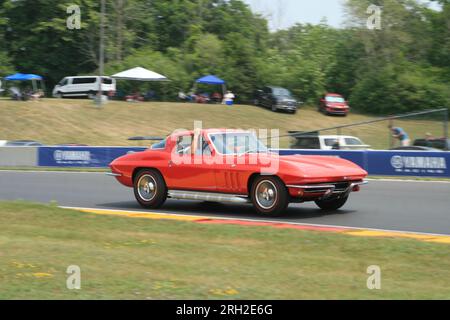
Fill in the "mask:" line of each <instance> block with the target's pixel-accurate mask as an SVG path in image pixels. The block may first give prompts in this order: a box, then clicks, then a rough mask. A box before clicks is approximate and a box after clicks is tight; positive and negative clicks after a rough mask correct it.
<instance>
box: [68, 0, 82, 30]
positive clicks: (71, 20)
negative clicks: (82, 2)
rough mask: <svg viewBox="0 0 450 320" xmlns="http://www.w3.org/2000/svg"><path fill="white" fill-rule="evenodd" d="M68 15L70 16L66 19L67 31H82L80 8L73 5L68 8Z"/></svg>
mask: <svg viewBox="0 0 450 320" xmlns="http://www.w3.org/2000/svg"><path fill="white" fill-rule="evenodd" d="M66 13H67V14H69V16H68V17H67V19H66V25H67V29H69V30H80V29H81V9H80V6H78V5H76V4H72V5H70V6H68V7H67V9H66Z"/></svg>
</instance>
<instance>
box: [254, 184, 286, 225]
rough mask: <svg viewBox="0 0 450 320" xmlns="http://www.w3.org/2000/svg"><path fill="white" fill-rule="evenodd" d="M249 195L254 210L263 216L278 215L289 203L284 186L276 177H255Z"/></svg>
mask: <svg viewBox="0 0 450 320" xmlns="http://www.w3.org/2000/svg"><path fill="white" fill-rule="evenodd" d="M250 197H251V200H252V203H253V206H254V207H255V209H256V211H257V212H258V213H259V214H261V215H265V216H279V215H281V214H283V213H284V212H285V210H286V208H287V206H288V204H289V195H288V192H287V189H286V186H285V185H284V183H283V182H282V181H281V180H280V179H279V178H278V177H268V176H261V177H258V178H256V180H255V181H254V182H253V184H252V187H251V190H250Z"/></svg>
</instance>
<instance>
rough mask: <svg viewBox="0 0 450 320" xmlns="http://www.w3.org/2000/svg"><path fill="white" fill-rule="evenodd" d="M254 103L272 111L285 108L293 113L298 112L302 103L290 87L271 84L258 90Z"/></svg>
mask: <svg viewBox="0 0 450 320" xmlns="http://www.w3.org/2000/svg"><path fill="white" fill-rule="evenodd" d="M254 103H255V105H256V106H263V107H266V108H270V109H271V110H272V111H277V110H285V111H288V112H291V113H296V112H297V108H298V106H299V104H300V103H299V102H298V101H297V100H296V99H295V98H294V97H293V95H292V93H291V92H290V91H289V90H288V89H285V88H280V87H271V86H267V87H264V88H263V89H262V90H258V91H256V94H255V101H254Z"/></svg>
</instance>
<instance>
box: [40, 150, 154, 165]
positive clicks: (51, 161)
mask: <svg viewBox="0 0 450 320" xmlns="http://www.w3.org/2000/svg"><path fill="white" fill-rule="evenodd" d="M146 149H147V148H145V147H39V148H38V157H37V158H38V166H40V167H87V168H106V167H108V165H109V164H110V163H111V162H112V161H113V160H114V159H116V158H119V157H121V156H123V155H126V154H128V153H130V152H140V151H144V150H146Z"/></svg>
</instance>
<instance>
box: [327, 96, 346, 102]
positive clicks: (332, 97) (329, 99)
mask: <svg viewBox="0 0 450 320" xmlns="http://www.w3.org/2000/svg"><path fill="white" fill-rule="evenodd" d="M325 99H326V100H327V102H345V100H344V98H342V97H335V96H327V97H326V98H325Z"/></svg>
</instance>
